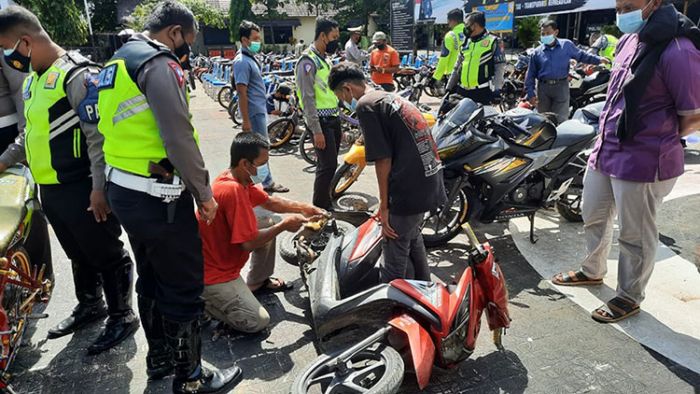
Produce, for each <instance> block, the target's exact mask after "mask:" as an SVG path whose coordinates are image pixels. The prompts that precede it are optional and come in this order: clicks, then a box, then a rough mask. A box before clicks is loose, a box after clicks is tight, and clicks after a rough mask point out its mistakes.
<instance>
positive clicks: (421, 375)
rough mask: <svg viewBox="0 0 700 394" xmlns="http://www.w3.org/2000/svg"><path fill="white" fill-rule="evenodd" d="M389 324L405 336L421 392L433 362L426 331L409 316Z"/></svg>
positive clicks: (429, 339)
mask: <svg viewBox="0 0 700 394" xmlns="http://www.w3.org/2000/svg"><path fill="white" fill-rule="evenodd" d="M389 324H390V325H391V326H392V327H394V328H396V329H397V330H399V331H401V332H403V333H404V334H406V338H408V344H409V347H410V348H411V359H412V360H413V367H414V368H415V370H416V380H417V381H418V387H419V388H420V389H421V390H423V389H424V388H425V387H426V386H427V385H428V382H429V381H430V376H431V375H432V373H433V361H434V360H435V345H434V344H433V339H432V338H431V337H430V334H429V333H428V331H426V330H425V329H424V328H423V326H421V325H420V324H419V323H418V322H417V321H415V320H414V319H413V318H412V317H411V316H409V315H401V316H399V317H396V318H394V319H392V320H391V321H389Z"/></svg>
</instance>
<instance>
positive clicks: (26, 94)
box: [22, 74, 34, 100]
mask: <svg viewBox="0 0 700 394" xmlns="http://www.w3.org/2000/svg"><path fill="white" fill-rule="evenodd" d="M33 81H34V74H32V75H30V76H28V77H27V80H26V81H25V82H24V91H22V100H29V99H30V98H32V82H33Z"/></svg>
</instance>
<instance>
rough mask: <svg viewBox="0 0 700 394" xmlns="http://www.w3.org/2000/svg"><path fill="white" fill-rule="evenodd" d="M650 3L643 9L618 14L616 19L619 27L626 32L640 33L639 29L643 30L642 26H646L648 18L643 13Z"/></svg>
mask: <svg viewBox="0 0 700 394" xmlns="http://www.w3.org/2000/svg"><path fill="white" fill-rule="evenodd" d="M649 4H652V3H649ZM649 4H647V5H646V6H644V8H642V9H641V10H634V11H631V12H627V13H624V14H617V20H616V21H615V24H616V25H617V28H618V29H620V31H621V32H623V33H625V34H633V33H639V31H640V30H642V27H644V24H645V23H646V20H644V19H643V18H642V13H643V12H644V10H646V8H647V7H648V6H649Z"/></svg>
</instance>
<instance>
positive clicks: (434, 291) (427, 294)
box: [390, 279, 450, 340]
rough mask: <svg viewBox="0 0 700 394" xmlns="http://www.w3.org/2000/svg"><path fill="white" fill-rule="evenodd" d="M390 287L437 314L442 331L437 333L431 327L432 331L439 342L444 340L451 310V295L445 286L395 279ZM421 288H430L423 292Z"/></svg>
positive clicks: (448, 326)
mask: <svg viewBox="0 0 700 394" xmlns="http://www.w3.org/2000/svg"><path fill="white" fill-rule="evenodd" d="M390 285H391V286H392V287H395V288H397V289H399V290H401V291H402V292H404V293H406V294H407V295H408V296H409V297H411V298H413V299H415V300H416V301H417V302H418V303H420V304H421V305H423V306H424V307H426V308H428V309H429V310H431V311H433V312H435V314H437V315H438V316H439V317H440V323H441V325H442V329H441V330H440V331H437V330H436V327H431V329H432V330H434V331H435V332H434V334H435V336H436V337H437V338H438V340H439V338H442V337H443V336H444V335H445V333H447V332H449V330H450V321H449V320H448V319H447V317H448V316H449V315H448V312H449V310H450V294H449V293H448V291H447V289H446V288H445V286H443V285H442V284H441V283H434V282H423V281H411V280H405V279H394V280H393V281H391V283H390ZM419 286H429V287H426V288H424V289H423V291H421V289H420V288H419ZM433 286H434V287H433ZM431 298H432V299H431Z"/></svg>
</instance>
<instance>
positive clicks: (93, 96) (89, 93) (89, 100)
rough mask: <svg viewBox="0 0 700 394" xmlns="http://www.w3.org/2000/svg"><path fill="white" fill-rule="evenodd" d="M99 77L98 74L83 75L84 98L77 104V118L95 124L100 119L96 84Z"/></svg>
mask: <svg viewBox="0 0 700 394" xmlns="http://www.w3.org/2000/svg"><path fill="white" fill-rule="evenodd" d="M99 83H100V79H99V76H98V75H94V74H87V75H85V88H86V93H85V98H83V100H82V101H81V102H80V104H79V105H78V108H77V110H78V118H80V120H81V121H83V122H85V123H91V124H96V123H97V122H99V121H100V116H99V114H98V112H97V97H98V93H97V91H98V89H99V88H98V85H99Z"/></svg>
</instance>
